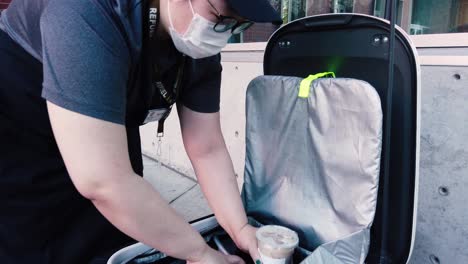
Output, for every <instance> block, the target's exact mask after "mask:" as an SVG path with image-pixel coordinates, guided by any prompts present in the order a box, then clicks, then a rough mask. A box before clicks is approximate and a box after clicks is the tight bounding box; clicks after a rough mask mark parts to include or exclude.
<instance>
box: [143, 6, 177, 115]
mask: <svg viewBox="0 0 468 264" xmlns="http://www.w3.org/2000/svg"><path fill="white" fill-rule="evenodd" d="M154 3H156V4H155V5H154ZM148 19H149V43H150V44H151V47H150V48H149V53H150V56H151V67H152V70H151V73H152V79H153V81H152V86H153V87H152V89H153V91H154V90H156V91H159V94H160V95H161V96H162V98H163V99H164V100H165V101H166V103H167V104H169V105H170V106H172V105H173V104H174V103H175V102H176V101H177V99H178V97H179V92H180V86H181V83H182V77H183V75H184V66H185V56H183V55H182V56H181V58H179V61H178V65H179V69H178V71H177V77H176V81H175V83H174V85H173V88H172V90H168V89H166V87H165V85H164V83H163V81H162V75H161V71H160V69H159V65H158V64H157V63H156V59H157V41H158V40H157V37H156V30H157V29H158V27H159V20H160V14H159V1H152V2H151V4H150V7H149V13H148ZM153 94H154V92H153Z"/></svg>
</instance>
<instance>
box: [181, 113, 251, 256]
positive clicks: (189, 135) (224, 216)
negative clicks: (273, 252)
mask: <svg viewBox="0 0 468 264" xmlns="http://www.w3.org/2000/svg"><path fill="white" fill-rule="evenodd" d="M178 111H179V116H180V124H181V129H182V138H183V141H184V146H185V149H186V152H187V154H188V156H189V158H190V161H191V163H192V166H193V168H194V170H195V174H196V175H197V179H198V181H199V183H200V186H201V188H202V191H203V193H204V195H205V197H206V198H207V200H208V204H209V205H210V207H211V209H212V210H213V212H214V213H215V215H216V219H217V220H218V222H219V223H220V225H221V226H222V227H223V228H224V229H225V230H226V232H227V233H228V234H229V235H230V236H231V237H232V238H233V239H234V241H235V242H236V244H237V245H238V246H239V247H240V248H241V249H243V250H245V251H249V253H250V254H251V256H252V258H253V259H254V260H256V259H258V258H259V255H258V252H257V242H256V239H255V229H254V228H253V227H252V226H250V225H248V221H247V216H246V213H245V209H244V206H243V204H242V200H241V197H240V192H239V188H238V185H237V179H236V177H235V173H234V167H233V164H232V161H231V157H230V155H229V152H228V150H227V147H226V144H225V142H224V138H223V135H222V132H221V124H220V116H219V113H211V114H206V113H198V112H195V111H192V110H190V109H189V108H187V107H185V106H179V107H178Z"/></svg>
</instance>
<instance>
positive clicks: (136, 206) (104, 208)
mask: <svg viewBox="0 0 468 264" xmlns="http://www.w3.org/2000/svg"><path fill="white" fill-rule="evenodd" d="M47 106H48V111H49V116H50V120H51V124H52V128H53V131H54V135H55V138H56V141H57V143H58V146H59V149H60V152H61V154H62V157H63V159H64V161H65V164H66V167H67V170H68V172H69V174H70V176H71V179H72V181H73V183H74V185H75V186H76V188H77V189H78V191H79V192H80V193H81V194H82V195H83V196H84V197H86V198H88V199H90V200H91V201H92V202H93V204H94V205H95V206H96V207H97V209H98V210H99V211H100V212H101V213H102V214H103V215H104V216H105V217H106V218H107V219H108V220H109V221H110V222H111V223H112V224H113V225H115V226H116V227H117V228H119V229H120V230H121V231H123V232H124V233H126V234H127V235H129V236H131V237H133V238H134V239H136V240H139V241H141V242H143V243H145V244H147V245H149V246H152V247H154V248H157V249H159V250H161V251H162V252H165V253H166V254H168V255H170V256H173V257H176V258H179V259H185V260H191V261H193V262H197V261H200V260H202V259H203V255H204V254H205V253H206V252H207V251H210V250H209V249H208V247H207V245H206V243H205V242H204V240H203V238H202V237H201V236H200V235H199V234H198V233H197V232H196V231H195V230H194V229H192V227H191V226H190V225H189V224H187V223H186V222H185V221H184V220H183V219H182V218H181V217H180V216H179V215H178V214H176V212H175V211H174V210H173V209H172V208H171V207H170V206H169V205H168V204H167V202H166V201H165V200H163V199H162V198H161V196H160V195H159V194H158V193H157V192H156V191H155V190H154V189H153V188H152V186H151V185H150V184H149V183H147V182H146V181H145V180H143V178H141V177H139V176H138V175H136V174H135V173H134V172H133V169H132V167H131V164H130V159H129V156H128V148H127V137H126V130H125V127H124V126H122V125H118V124H114V123H110V122H106V121H101V120H98V119H94V118H91V117H87V116H84V115H81V114H78V113H74V112H71V111H68V110H66V109H64V108H61V107H59V106H56V105H54V104H52V103H50V102H48V103H47ZM200 263H201V262H200ZM204 263H206V262H204ZM219 263H221V262H219Z"/></svg>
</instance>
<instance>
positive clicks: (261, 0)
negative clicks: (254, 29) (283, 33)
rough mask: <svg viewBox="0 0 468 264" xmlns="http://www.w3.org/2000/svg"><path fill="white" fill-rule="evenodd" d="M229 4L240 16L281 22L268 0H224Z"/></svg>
mask: <svg viewBox="0 0 468 264" xmlns="http://www.w3.org/2000/svg"><path fill="white" fill-rule="evenodd" d="M226 1H227V2H228V4H229V6H230V7H231V8H232V9H233V10H234V11H235V12H236V13H237V14H238V15H239V16H241V17H244V18H247V19H248V20H250V21H253V22H258V23H273V24H276V25H280V24H282V23H283V20H282V19H281V16H280V14H279V13H278V12H277V11H276V10H275V9H274V8H273V6H271V4H270V1H269V0H226Z"/></svg>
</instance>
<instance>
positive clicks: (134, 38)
mask: <svg viewBox="0 0 468 264" xmlns="http://www.w3.org/2000/svg"><path fill="white" fill-rule="evenodd" d="M280 21H281V19H280V17H279V15H278V14H277V13H276V12H275V11H274V9H273V8H272V7H271V6H270V4H269V3H268V1H267V0H152V1H145V0H100V1H97V0H79V1H76V0H34V1H28V0H14V1H12V3H11V5H10V7H9V8H8V9H7V10H5V11H3V12H2V13H1V14H0V263H2V264H9V263H15V264H22V263H28V264H29V263H35V264H42V263H60V264H63V263H67V264H75V263H76V264H83V263H105V262H106V261H107V258H108V257H109V255H110V254H111V253H112V252H113V251H114V250H116V249H119V248H121V247H123V246H125V245H128V244H130V243H133V242H134V240H138V241H142V242H144V243H145V244H147V245H149V246H152V247H154V248H157V249H159V250H161V251H162V252H164V253H166V254H167V255H170V256H173V257H176V258H179V259H184V260H187V261H188V263H204V264H207V263H213V264H214V263H216V264H219V263H242V261H241V260H240V259H239V258H238V257H236V256H225V255H223V254H221V253H218V252H216V251H214V250H212V249H210V248H209V247H208V246H207V245H206V243H205V242H204V240H203V238H202V237H201V236H200V234H198V233H197V232H196V231H194V230H193V229H192V228H191V226H190V225H189V224H187V223H186V222H185V221H184V220H183V219H182V218H181V217H180V216H179V215H178V214H177V213H176V212H175V211H174V210H173V209H171V207H170V206H169V205H168V204H167V202H166V201H164V200H163V199H162V198H161V196H160V195H159V194H158V193H157V192H156V191H155V190H154V189H153V188H152V187H151V186H150V184H149V183H147V182H146V181H144V180H143V178H142V177H140V176H141V175H142V172H143V165H142V157H141V149H140V138H139V131H138V127H139V126H140V125H141V124H143V123H146V122H152V121H159V123H160V124H161V125H160V126H159V128H160V131H159V132H160V133H162V132H163V126H162V124H163V123H164V122H163V121H164V119H165V117H167V115H168V113H169V110H170V109H171V107H172V105H175V106H176V107H174V108H177V111H178V114H179V119H180V125H181V128H182V135H183V141H184V145H185V148H186V150H187V153H188V155H189V157H190V160H191V162H192V165H193V167H194V169H195V172H196V175H197V178H198V180H199V182H200V185H201V187H202V190H203V192H204V194H205V196H206V198H207V200H208V202H209V204H210V206H211V208H212V210H213V211H214V213H215V215H216V218H217V220H218V221H219V223H220V224H221V225H222V227H223V228H224V229H225V230H226V231H227V232H228V234H229V235H230V236H231V237H232V238H233V240H234V241H235V242H236V244H237V245H238V246H239V247H240V248H241V249H242V250H244V251H246V252H249V253H250V254H251V256H252V258H253V259H254V260H256V259H258V252H257V245H256V240H255V228H253V227H252V226H250V225H248V224H247V218H246V214H245V211H244V208H243V206H242V203H241V199H240V196H239V190H238V187H237V182H236V178H235V176H234V170H233V166H232V162H231V159H230V157H229V154H228V151H227V149H226V146H225V143H224V140H223V136H222V134H221V128H220V117H219V97H220V83H221V70H222V69H221V65H220V55H219V53H220V51H221V49H222V48H223V47H224V46H225V45H226V43H227V41H228V39H229V38H230V37H231V36H232V34H237V33H240V32H242V31H244V30H245V29H247V28H248V27H249V26H251V25H252V24H253V22H274V23H276V22H278V23H279V22H280Z"/></svg>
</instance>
